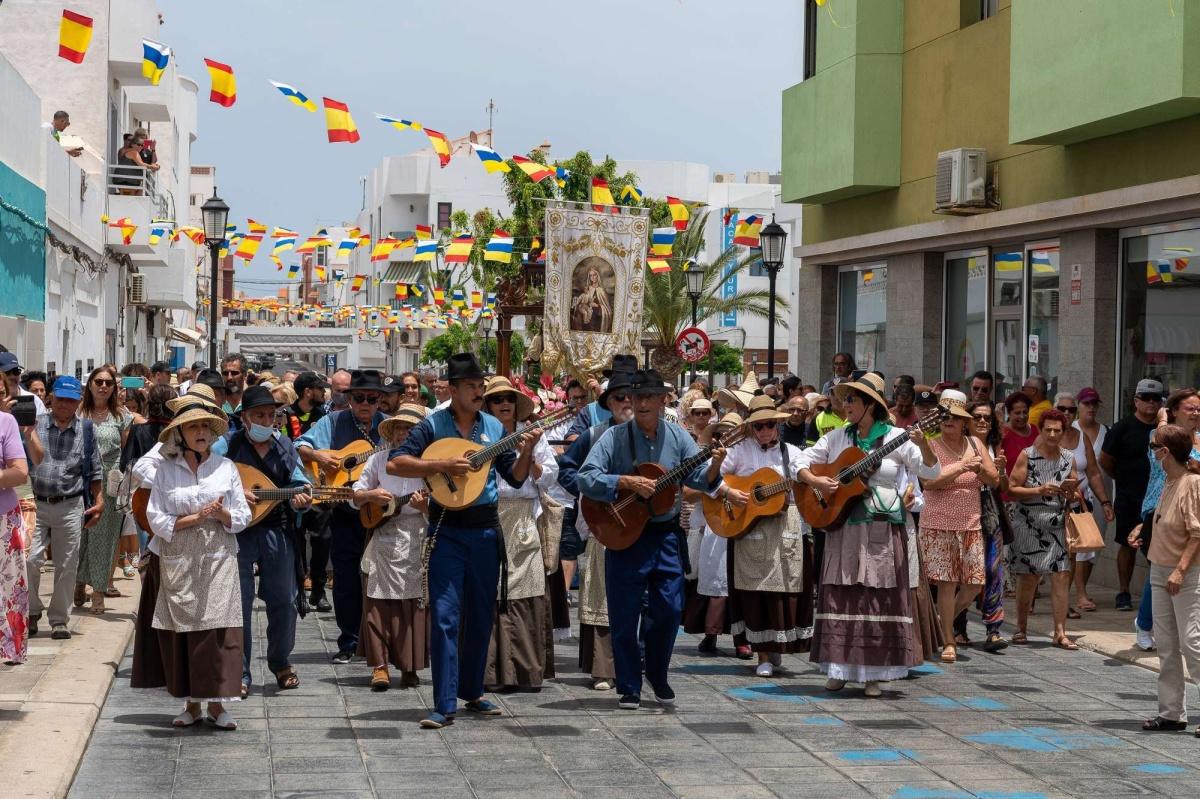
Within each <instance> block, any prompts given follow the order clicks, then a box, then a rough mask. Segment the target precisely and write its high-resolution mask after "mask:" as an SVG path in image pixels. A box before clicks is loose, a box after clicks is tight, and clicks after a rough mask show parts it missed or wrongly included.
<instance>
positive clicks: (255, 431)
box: [246, 423, 275, 444]
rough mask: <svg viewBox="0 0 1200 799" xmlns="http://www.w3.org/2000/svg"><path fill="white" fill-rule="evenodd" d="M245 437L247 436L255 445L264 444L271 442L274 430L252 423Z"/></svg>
mask: <svg viewBox="0 0 1200 799" xmlns="http://www.w3.org/2000/svg"><path fill="white" fill-rule="evenodd" d="M246 435H248V436H249V437H250V440H251V441H253V442H254V443H255V444H264V443H266V442H268V441H270V440H271V436H273V435H275V428H273V427H265V426H264V425H261V424H253V423H252V424H251V425H250V427H248V428H247V429H246Z"/></svg>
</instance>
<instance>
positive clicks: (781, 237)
mask: <svg viewBox="0 0 1200 799" xmlns="http://www.w3.org/2000/svg"><path fill="white" fill-rule="evenodd" d="M758 243H759V247H760V248H761V249H762V265H763V269H766V270H767V280H768V281H769V297H768V300H767V379H768V380H770V379H771V378H772V377H774V376H775V276H776V275H778V274H779V270H780V269H782V268H783V262H784V245H785V244H786V243H787V231H786V230H784V229H783V228H782V227H780V226H779V225H778V224H776V222H775V215H774V214H771V224H769V225H767V226H766V227H765V228H763V229H762V232H760V233H759V234H758Z"/></svg>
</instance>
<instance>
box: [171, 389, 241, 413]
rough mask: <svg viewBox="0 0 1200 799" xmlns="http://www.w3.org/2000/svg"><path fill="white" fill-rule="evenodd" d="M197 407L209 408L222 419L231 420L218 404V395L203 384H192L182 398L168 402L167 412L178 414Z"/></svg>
mask: <svg viewBox="0 0 1200 799" xmlns="http://www.w3.org/2000/svg"><path fill="white" fill-rule="evenodd" d="M197 406H199V407H202V408H207V409H208V410H210V411H212V412H213V413H214V414H216V415H217V416H219V417H221V418H222V419H228V418H229V417H227V416H226V415H225V410H224V409H223V408H222V407H221V406H220V405H218V404H217V395H216V394H215V393H213V390H212V388H211V387H209V386H206V385H204V384H203V383H192V385H191V386H189V387H188V390H187V393H186V394H184V395H183V396H182V397H176V398H175V399H171V400H167V410H169V411H170V412H171V413H173V414H178V413H179V412H180V411H182V410H183V409H184V408H195V407H197Z"/></svg>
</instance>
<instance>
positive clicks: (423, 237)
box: [413, 225, 433, 241]
mask: <svg viewBox="0 0 1200 799" xmlns="http://www.w3.org/2000/svg"><path fill="white" fill-rule="evenodd" d="M413 230H415V231H416V234H417V241H428V240H429V239H431V238H433V226H432V225H417V226H416V227H415V228H413Z"/></svg>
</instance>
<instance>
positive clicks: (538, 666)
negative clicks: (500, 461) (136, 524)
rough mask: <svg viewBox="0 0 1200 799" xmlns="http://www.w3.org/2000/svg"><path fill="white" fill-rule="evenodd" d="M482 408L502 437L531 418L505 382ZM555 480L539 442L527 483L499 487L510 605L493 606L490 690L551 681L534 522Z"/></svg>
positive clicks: (492, 387)
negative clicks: (543, 496)
mask: <svg viewBox="0 0 1200 799" xmlns="http://www.w3.org/2000/svg"><path fill="white" fill-rule="evenodd" d="M483 402H484V410H485V411H486V412H487V413H490V414H491V415H492V416H495V417H496V418H497V419H499V420H500V424H502V425H503V426H504V434H505V435H508V434H510V433H515V432H516V431H517V430H519V429H521V428H522V427H525V424H524V423H525V422H526V421H528V419H529V417H530V416H532V415H533V409H534V406H533V400H531V399H530V398H529V397H527V396H525V395H524V394H522V393H521V392H519V391H517V389H516V388H515V387H514V386H513V384H512V383H511V382H509V380H508V378H507V377H493V378H492V379H491V380H490V381H488V384H487V388H486V389H484V392H483ZM557 480H558V462H557V461H556V460H555V459H554V450H552V449H551V448H550V444H549V443H548V442H547V441H546V439H545V437H542V438H539V439H538V440H537V443H536V444H534V449H533V463H532V464H531V465H530V469H529V477H527V478H526V479H525V482H524V483H522V484H521V487H520V488H513V487H512V486H511V485H509V484H508V483H507V482H506V481H504V480H499V481H497V493H498V496H499V499H500V501H499V503H498V504H497V512H498V513H499V515H500V529H501V530H502V531H503V536H504V551H505V554H506V557H507V560H508V568H507V570H505V569H503V568H502V569H501V574H500V579H501V580H505V581H506V586H507V588H508V594H507V596H508V602H507V607H506V608H504V609H503V610H501V609H500V607H499V606H497V608H496V611H495V612H496V617H495V621H494V623H493V624H492V640H491V643H490V644H489V645H488V660H487V672H486V673H485V674H484V678H483V684H484V685H485V686H488V689H489V690H493V691H496V690H537V689H540V688H541V687H542V681H543V680H544V679H545V678H546V677H553V676H554V644H553V641H552V640H551V635H550V629H551V621H550V601H549V598H548V596H547V591H546V568H545V565H544V564H543V559H542V540H541V536H540V535H539V534H538V528H537V518H538V517H539V516H540V515H541V514H542V506H541V500H540V492H541V491H545V490H547V489H549V488H550V486H552V485H554V483H555V481H557ZM501 596H503V592H502V593H501Z"/></svg>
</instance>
